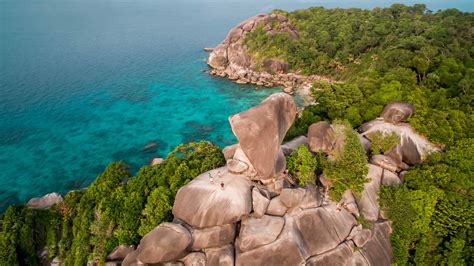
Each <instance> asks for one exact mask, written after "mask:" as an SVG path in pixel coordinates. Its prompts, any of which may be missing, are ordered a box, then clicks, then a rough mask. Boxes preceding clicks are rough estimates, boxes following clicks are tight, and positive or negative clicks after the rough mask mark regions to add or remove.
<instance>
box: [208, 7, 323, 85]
mask: <svg viewBox="0 0 474 266" xmlns="http://www.w3.org/2000/svg"><path fill="white" fill-rule="evenodd" d="M257 28H259V29H262V30H263V31H264V32H265V33H266V34H268V35H270V36H273V35H275V34H277V33H285V34H288V36H289V37H290V38H293V39H297V38H299V34H298V31H297V30H296V29H295V27H294V26H293V25H292V24H291V23H290V22H289V21H288V19H287V18H286V17H285V16H283V15H281V14H258V15H255V16H253V17H251V18H248V19H246V20H245V21H243V22H241V23H239V24H238V25H237V26H235V27H234V28H232V29H231V30H230V31H229V33H228V34H227V36H226V37H225V39H224V40H223V41H222V43H220V44H219V45H218V46H217V47H215V48H213V49H212V51H210V49H207V50H208V51H210V53H209V57H208V60H207V63H208V65H209V66H210V67H211V69H212V70H211V71H210V73H211V74H213V75H218V76H221V77H227V78H229V79H231V80H235V82H237V83H239V84H245V83H251V84H256V85H258V86H267V87H273V86H282V87H284V88H285V90H284V91H285V92H288V93H290V94H291V93H293V92H294V91H295V90H298V89H307V88H309V87H311V85H312V83H313V82H314V81H317V80H326V81H330V79H328V78H325V77H321V76H316V75H313V76H304V75H301V74H299V73H290V72H289V69H290V67H291V66H289V65H288V63H287V62H284V61H282V60H281V59H276V58H263V59H262V60H261V61H260V62H257V60H256V59H255V58H253V57H252V55H251V54H250V53H249V51H248V49H247V46H246V45H245V44H244V39H245V36H246V35H247V34H248V33H249V32H252V31H254V30H256V29H257ZM258 65H259V66H260V69H258V67H257V66H258ZM257 69H258V70H257Z"/></svg>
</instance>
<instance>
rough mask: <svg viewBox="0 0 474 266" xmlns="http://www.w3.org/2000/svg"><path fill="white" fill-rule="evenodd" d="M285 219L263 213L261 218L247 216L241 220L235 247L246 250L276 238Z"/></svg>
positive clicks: (242, 250) (241, 250)
mask: <svg viewBox="0 0 474 266" xmlns="http://www.w3.org/2000/svg"><path fill="white" fill-rule="evenodd" d="M284 225H285V219H284V218H282V217H277V216H270V215H264V216H262V217H261V218H254V217H248V218H245V219H243V220H242V223H241V227H240V234H239V237H238V238H237V240H236V243H235V245H236V247H237V248H238V249H239V251H240V252H247V251H249V250H253V249H256V248H258V247H260V246H263V245H266V244H269V243H271V242H273V241H275V240H276V238H277V237H278V236H279V235H280V233H281V231H282V230H283V226H284Z"/></svg>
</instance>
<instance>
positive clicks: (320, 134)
mask: <svg viewBox="0 0 474 266" xmlns="http://www.w3.org/2000/svg"><path fill="white" fill-rule="evenodd" d="M335 141H336V138H335V136H334V130H333V129H332V127H331V125H330V124H329V123H328V122H326V121H320V122H318V123H314V124H312V125H311V126H309V128H308V144H309V148H310V150H311V151H312V152H320V151H322V152H325V153H327V154H328V153H330V152H331V151H332V150H333V148H334V145H335Z"/></svg>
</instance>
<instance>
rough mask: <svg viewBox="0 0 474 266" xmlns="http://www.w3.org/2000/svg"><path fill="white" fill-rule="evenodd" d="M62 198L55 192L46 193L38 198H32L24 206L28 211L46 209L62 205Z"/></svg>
mask: <svg viewBox="0 0 474 266" xmlns="http://www.w3.org/2000/svg"><path fill="white" fill-rule="evenodd" d="M63 201H64V200H63V197H61V195H59V194H58V193H56V192H53V193H48V194H46V195H44V196H42V197H39V198H32V199H30V200H29V201H28V203H26V206H27V207H28V208H30V209H48V208H51V207H52V206H53V205H55V204H59V203H62V202H63Z"/></svg>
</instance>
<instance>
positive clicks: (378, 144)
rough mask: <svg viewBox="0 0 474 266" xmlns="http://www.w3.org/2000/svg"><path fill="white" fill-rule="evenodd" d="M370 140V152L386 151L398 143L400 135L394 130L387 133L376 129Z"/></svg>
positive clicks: (380, 152) (381, 152) (379, 152)
mask: <svg viewBox="0 0 474 266" xmlns="http://www.w3.org/2000/svg"><path fill="white" fill-rule="evenodd" d="M371 140H372V141H371V145H370V151H371V153H372V154H383V153H386V152H388V151H390V150H391V149H392V148H393V147H395V146H396V145H397V144H398V143H400V137H398V135H397V134H396V133H395V132H392V133H391V134H387V133H382V132H380V131H376V132H374V133H372V134H371Z"/></svg>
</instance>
